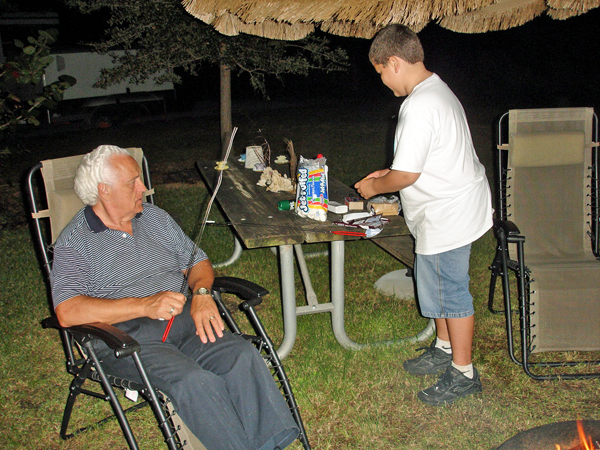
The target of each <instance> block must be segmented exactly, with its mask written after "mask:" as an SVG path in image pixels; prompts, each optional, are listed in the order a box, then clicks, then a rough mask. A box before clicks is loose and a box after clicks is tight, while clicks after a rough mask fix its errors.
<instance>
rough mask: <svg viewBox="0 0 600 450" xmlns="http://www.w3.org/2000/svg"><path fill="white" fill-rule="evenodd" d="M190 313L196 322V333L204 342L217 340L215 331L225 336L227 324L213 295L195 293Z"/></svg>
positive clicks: (218, 335)
mask: <svg viewBox="0 0 600 450" xmlns="http://www.w3.org/2000/svg"><path fill="white" fill-rule="evenodd" d="M190 314H191V315H192V319H194V322H195V323H196V334H197V335H198V336H200V340H201V341H202V342H203V343H204V344H206V343H207V342H208V341H210V342H215V341H216V340H217V338H216V337H215V333H216V335H217V337H223V330H224V329H225V325H224V324H223V320H222V319H221V315H220V314H219V310H218V308H217V304H216V303H215V301H214V299H213V298H212V296H210V295H194V297H193V298H192V308H191V311H190Z"/></svg>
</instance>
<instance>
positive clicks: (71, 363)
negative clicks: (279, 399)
mask: <svg viewBox="0 0 600 450" xmlns="http://www.w3.org/2000/svg"><path fill="white" fill-rule="evenodd" d="M41 167H42V164H41V163H39V164H37V165H35V166H34V167H32V168H31V169H30V171H29V173H28V175H27V186H26V188H27V190H28V194H29V202H30V208H31V212H32V216H33V217H34V218H33V219H32V225H33V234H34V238H35V240H36V244H37V245H36V247H37V249H38V250H39V256H40V258H41V265H42V266H43V271H44V274H45V279H46V282H48V284H49V277H50V272H51V265H52V261H51V257H50V253H51V251H52V246H51V245H47V243H46V242H47V240H46V239H45V238H44V230H43V226H42V219H41V218H39V217H35V216H37V214H38V212H39V210H38V204H37V200H36V195H35V194H34V192H35V189H34V179H35V177H36V176H37V174H38V172H39V171H40V169H41ZM142 171H143V174H144V179H145V181H146V185H147V187H148V188H149V189H151V186H150V185H151V182H150V175H149V170H148V163H147V161H146V158H145V157H144V158H143V163H142ZM148 199H149V201H150V202H151V203H154V198H153V196H152V195H149V196H148ZM212 293H213V297H214V299H215V302H216V303H217V307H218V309H219V312H220V314H221V316H222V317H223V319H224V321H225V323H226V325H227V326H228V327H229V329H230V330H231V332H233V333H234V334H238V335H241V336H242V337H244V338H245V339H247V340H249V341H250V342H252V343H253V344H254V345H255V346H256V347H257V349H258V350H259V352H260V353H261V354H262V355H263V358H264V359H265V361H266V363H267V365H268V366H269V368H270V370H271V371H272V373H273V376H274V378H275V381H276V383H277V384H278V386H279V388H280V391H282V395H283V396H284V398H285V400H286V402H287V404H288V407H289V408H290V411H291V413H292V416H293V417H294V420H295V422H296V424H297V425H298V428H299V430H300V434H299V436H298V439H299V440H300V442H301V443H302V445H303V447H304V449H305V450H310V448H311V447H310V444H309V441H308V438H307V435H306V430H305V428H304V424H303V422H302V418H301V416H300V412H299V409H298V405H297V403H296V400H295V397H294V394H293V391H292V388H291V385H290V382H289V379H288V377H287V375H286V372H285V369H284V367H283V365H282V364H281V360H280V358H279V356H278V355H277V352H276V351H275V348H274V346H273V343H272V341H271V339H270V338H269V336H268V334H267V332H266V330H265V329H264V326H263V325H262V322H261V321H260V319H259V317H258V315H257V314H256V311H255V309H254V308H255V307H256V306H257V305H259V304H260V303H261V302H262V298H263V297H264V296H265V295H267V294H268V293H269V291H268V290H266V289H264V288H263V287H261V286H259V285H257V284H254V283H252V282H250V281H247V280H242V279H239V278H234V277H217V278H215V280H214V284H213V287H212ZM225 293H227V294H233V295H235V296H237V297H239V298H240V299H242V300H243V301H242V302H241V303H240V304H239V309H240V310H241V311H243V312H244V313H245V315H246V317H247V318H248V320H249V322H250V325H251V327H252V329H253V331H254V333H255V335H253V336H252V335H245V334H242V332H241V330H240V328H239V327H238V325H237V324H236V322H235V320H234V318H233V315H232V314H231V312H230V311H229V310H228V309H227V307H226V306H225V304H224V303H223V301H222V294H225ZM42 327H43V328H54V329H56V330H58V331H59V333H60V336H61V341H62V345H63V351H64V353H65V358H66V369H67V372H68V373H69V374H71V375H73V380H72V382H71V386H70V389H69V395H68V397H67V402H66V405H65V409H64V413H63V418H62V423H61V428H60V433H59V434H60V437H61V438H62V439H64V440H66V439H70V438H72V437H74V436H76V435H77V434H80V433H82V432H84V431H86V430H87V429H89V428H90V426H85V427H83V428H80V429H78V430H76V431H73V432H71V433H68V427H69V422H70V418H71V414H72V411H73V407H74V404H75V401H76V399H77V397H78V396H79V395H81V394H85V395H88V396H91V397H94V398H98V399H101V400H104V401H108V402H109V403H110V405H111V407H112V410H113V413H114V414H113V415H111V416H109V417H106V418H104V419H102V420H100V421H98V422H96V423H95V424H94V425H100V424H103V423H105V422H107V421H109V420H111V419H113V418H116V419H117V421H118V422H119V425H120V427H121V429H122V431H123V435H124V437H125V440H126V441H127V444H128V446H129V448H130V449H131V450H138V449H139V446H138V444H137V441H136V439H135V436H134V433H133V431H132V429H131V426H130V424H129V421H128V419H127V416H126V413H128V412H130V411H135V410H138V409H140V408H142V407H144V406H146V405H150V406H151V407H152V410H153V412H154V414H155V416H156V419H157V422H158V424H159V427H160V429H161V432H162V434H163V437H164V441H165V443H166V444H167V447H168V448H169V450H178V449H183V448H184V447H186V445H188V442H187V441H186V440H185V439H184V438H182V437H181V436H180V431H181V427H179V426H177V425H176V423H174V422H173V416H172V415H171V414H170V413H169V411H168V408H167V406H168V404H169V403H170V399H169V398H168V397H167V396H166V395H164V394H163V393H162V392H160V391H159V390H158V389H156V388H154V387H153V386H152V383H151V382H150V379H149V377H148V375H147V373H146V369H145V367H144V365H143V362H142V360H141V357H140V354H139V352H140V345H139V344H138V342H137V341H135V340H134V339H133V338H131V337H130V336H129V335H127V334H126V333H124V332H122V331H121V330H119V329H118V328H116V327H114V326H112V325H108V324H103V323H92V324H85V325H79V326H74V327H62V326H60V324H59V322H58V319H57V317H56V316H55V315H52V316H50V317H48V318H46V319H44V320H43V321H42ZM97 339H100V340H102V341H103V342H105V343H106V344H107V345H108V346H109V347H110V348H111V349H113V350H114V352H115V356H116V357H117V358H125V357H131V358H133V360H134V363H135V365H136V367H137V369H138V372H139V374H140V378H141V379H142V381H143V383H142V384H140V383H138V382H134V381H131V380H128V379H124V378H120V377H115V376H113V375H110V374H107V373H106V372H105V370H104V369H103V366H102V362H101V361H100V360H99V358H98V357H97V355H96V352H95V351H94V349H93V346H92V345H91V344H92V341H94V340H97ZM88 380H90V381H92V382H96V383H99V384H100V386H101V388H102V393H100V392H97V391H94V390H90V389H87V388H85V387H84V383H85V382H86V381H88ZM118 389H125V390H131V391H137V392H138V393H139V394H141V397H142V401H140V402H139V403H136V404H134V405H133V406H131V407H129V408H128V409H125V410H124V409H123V407H122V405H121V403H120V401H119V400H118V398H117V395H116V390H118ZM183 436H185V435H183Z"/></svg>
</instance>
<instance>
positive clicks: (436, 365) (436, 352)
mask: <svg viewBox="0 0 600 450" xmlns="http://www.w3.org/2000/svg"><path fill="white" fill-rule="evenodd" d="M419 350H424V352H423V353H422V354H421V356H418V357H416V358H413V359H407V360H406V361H404V362H403V363H402V367H404V370H406V371H407V372H408V373H411V374H413V375H437V374H438V373H440V372H442V371H443V370H445V369H446V367H448V366H449V365H450V364H451V363H452V353H446V352H445V351H444V350H441V349H439V348H436V346H435V339H434V340H433V342H432V343H431V345H430V346H429V347H424V348H420V349H419Z"/></svg>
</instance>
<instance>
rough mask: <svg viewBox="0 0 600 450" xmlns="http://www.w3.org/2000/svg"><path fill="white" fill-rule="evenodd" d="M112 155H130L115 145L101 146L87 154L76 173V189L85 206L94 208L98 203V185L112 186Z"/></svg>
mask: <svg viewBox="0 0 600 450" xmlns="http://www.w3.org/2000/svg"><path fill="white" fill-rule="evenodd" d="M112 155H129V152H128V151H127V150H124V149H122V148H120V147H117V146H114V145H101V146H100V147H98V148H96V149H94V150H92V151H91V152H90V153H88V154H86V155H85V156H84V157H83V160H82V161H81V164H79V167H77V170H76V171H75V183H74V189H75V193H76V194H77V197H79V198H80V199H81V201H82V202H83V203H84V204H85V205H91V206H94V205H95V204H96V202H97V201H98V184H99V183H104V184H111V183H112V182H113V175H112V173H111V167H110V162H109V160H110V157H111V156H112Z"/></svg>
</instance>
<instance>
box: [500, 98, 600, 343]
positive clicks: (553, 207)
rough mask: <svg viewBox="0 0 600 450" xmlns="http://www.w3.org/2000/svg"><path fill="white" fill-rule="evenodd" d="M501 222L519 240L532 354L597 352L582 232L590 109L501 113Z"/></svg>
mask: <svg viewBox="0 0 600 450" xmlns="http://www.w3.org/2000/svg"><path fill="white" fill-rule="evenodd" d="M509 114H510V115H509V161H508V163H509V169H510V172H509V173H510V175H509V176H510V183H509V184H508V186H507V194H508V196H509V197H508V198H509V199H510V201H509V204H508V205H507V212H508V215H509V219H510V220H511V221H513V222H514V223H516V224H517V226H518V227H519V229H520V231H521V233H522V234H523V235H524V236H525V237H526V241H525V260H526V264H527V266H528V267H529V269H530V270H531V278H532V280H533V282H532V285H531V297H530V305H531V306H530V307H531V310H530V311H531V313H532V315H531V330H532V331H531V335H532V344H533V346H532V347H533V348H532V353H535V352H544V351H565V350H582V351H589V350H600V326H599V323H600V301H599V300H598V299H600V263H599V262H598V261H597V260H596V259H595V257H594V255H593V253H592V249H591V243H590V238H589V236H588V231H589V230H590V223H589V221H590V213H591V211H590V205H589V194H590V186H589V177H590V176H591V167H590V166H591V148H592V117H593V110H592V109H591V108H563V109H547V110H512V111H510V113H509Z"/></svg>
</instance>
